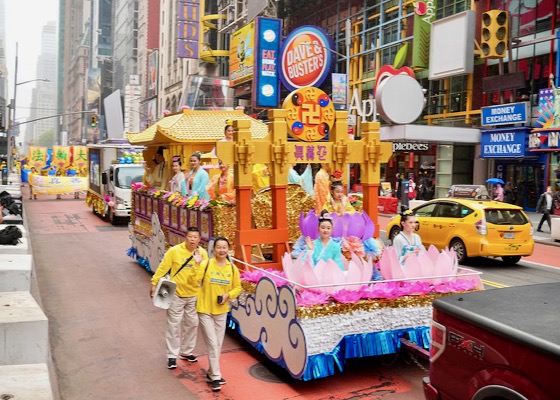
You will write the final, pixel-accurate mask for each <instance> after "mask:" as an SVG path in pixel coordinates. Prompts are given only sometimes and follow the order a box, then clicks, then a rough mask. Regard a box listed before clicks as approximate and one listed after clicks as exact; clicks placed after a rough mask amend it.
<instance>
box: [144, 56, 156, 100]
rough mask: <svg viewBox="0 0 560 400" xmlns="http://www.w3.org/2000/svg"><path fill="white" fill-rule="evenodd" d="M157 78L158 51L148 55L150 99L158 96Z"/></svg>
mask: <svg viewBox="0 0 560 400" xmlns="http://www.w3.org/2000/svg"><path fill="white" fill-rule="evenodd" d="M157 77H158V51H157V50H154V51H152V52H151V53H150V55H148V79H147V84H148V88H147V89H148V90H147V92H146V95H147V97H148V98H152V97H155V96H156V94H157V90H158V88H157Z"/></svg>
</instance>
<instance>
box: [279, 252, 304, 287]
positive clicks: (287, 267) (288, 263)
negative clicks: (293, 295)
mask: <svg viewBox="0 0 560 400" xmlns="http://www.w3.org/2000/svg"><path fill="white" fill-rule="evenodd" d="M301 259H302V256H300V257H298V259H297V260H298V261H300V262H301ZM300 262H298V265H300ZM282 268H284V273H285V274H286V278H288V279H289V280H290V281H293V282H302V278H303V276H302V270H301V268H299V267H298V266H296V265H294V262H293V260H292V257H291V256H290V254H289V253H285V254H284V257H282Z"/></svg>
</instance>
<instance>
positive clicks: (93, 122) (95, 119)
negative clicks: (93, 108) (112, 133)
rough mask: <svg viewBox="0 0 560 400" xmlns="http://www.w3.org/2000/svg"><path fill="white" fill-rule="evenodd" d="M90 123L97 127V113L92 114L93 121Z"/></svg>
mask: <svg viewBox="0 0 560 400" xmlns="http://www.w3.org/2000/svg"><path fill="white" fill-rule="evenodd" d="M90 125H91V126H92V127H93V128H95V127H96V126H97V116H96V115H92V116H91V122H90Z"/></svg>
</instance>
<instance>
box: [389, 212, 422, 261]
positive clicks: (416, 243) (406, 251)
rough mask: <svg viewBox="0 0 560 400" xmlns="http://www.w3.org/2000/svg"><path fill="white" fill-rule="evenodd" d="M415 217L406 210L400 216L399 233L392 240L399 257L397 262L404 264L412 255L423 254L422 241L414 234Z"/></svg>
mask: <svg viewBox="0 0 560 400" xmlns="http://www.w3.org/2000/svg"><path fill="white" fill-rule="evenodd" d="M416 223H417V220H416V215H414V214H412V212H411V211H409V210H407V211H405V212H404V213H403V214H402V215H401V231H400V232H399V234H398V235H397V236H395V238H394V239H393V248H394V249H395V252H396V253H397V257H399V262H400V263H401V265H402V264H404V262H405V261H406V259H407V258H408V257H409V256H410V255H412V254H418V253H421V252H424V251H425V250H426V249H425V247H424V245H423V244H422V239H420V236H418V235H417V234H416V233H414V229H416Z"/></svg>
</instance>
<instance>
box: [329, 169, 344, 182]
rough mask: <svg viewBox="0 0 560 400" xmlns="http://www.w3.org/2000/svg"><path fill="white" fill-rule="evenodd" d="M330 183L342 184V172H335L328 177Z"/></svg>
mask: <svg viewBox="0 0 560 400" xmlns="http://www.w3.org/2000/svg"><path fill="white" fill-rule="evenodd" d="M330 180H331V183H342V171H339V170H336V171H334V172H333V173H332V174H331V176H330Z"/></svg>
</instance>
